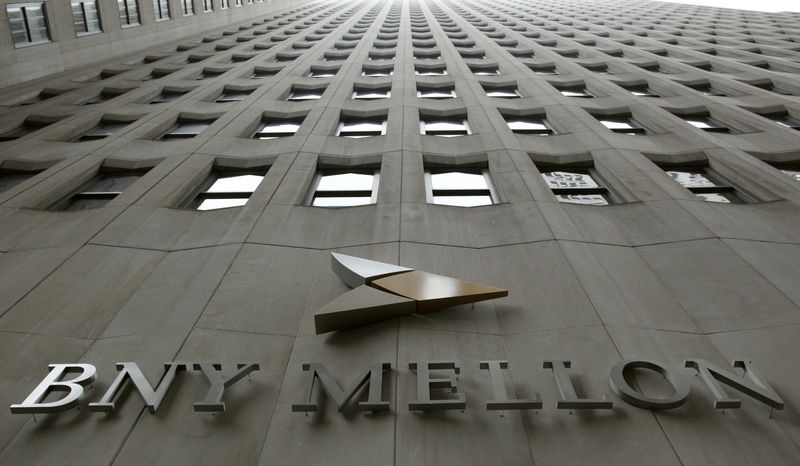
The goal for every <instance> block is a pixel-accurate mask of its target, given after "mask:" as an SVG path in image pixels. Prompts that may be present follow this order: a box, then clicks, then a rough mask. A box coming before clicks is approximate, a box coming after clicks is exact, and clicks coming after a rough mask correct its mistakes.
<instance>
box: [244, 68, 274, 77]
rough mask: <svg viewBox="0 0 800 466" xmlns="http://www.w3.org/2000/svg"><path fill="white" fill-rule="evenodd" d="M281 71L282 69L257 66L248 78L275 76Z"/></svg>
mask: <svg viewBox="0 0 800 466" xmlns="http://www.w3.org/2000/svg"><path fill="white" fill-rule="evenodd" d="M280 71H281V70H280V69H267V68H256V69H254V70H253V74H251V75H250V76H249V78H248V79H263V78H268V77H270V76H275V75H276V74H278V73H279V72H280Z"/></svg>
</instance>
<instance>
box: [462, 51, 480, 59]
mask: <svg viewBox="0 0 800 466" xmlns="http://www.w3.org/2000/svg"><path fill="white" fill-rule="evenodd" d="M459 54H460V55H461V58H466V59H467V60H485V59H486V54H485V53H484V52H481V51H475V52H473V51H468V50H462V51H460V52H459Z"/></svg>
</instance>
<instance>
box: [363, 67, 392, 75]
mask: <svg viewBox="0 0 800 466" xmlns="http://www.w3.org/2000/svg"><path fill="white" fill-rule="evenodd" d="M393 74H394V67H391V68H386V67H384V68H375V67H370V66H365V67H363V68H362V71H361V76H370V77H387V76H392V75H393Z"/></svg>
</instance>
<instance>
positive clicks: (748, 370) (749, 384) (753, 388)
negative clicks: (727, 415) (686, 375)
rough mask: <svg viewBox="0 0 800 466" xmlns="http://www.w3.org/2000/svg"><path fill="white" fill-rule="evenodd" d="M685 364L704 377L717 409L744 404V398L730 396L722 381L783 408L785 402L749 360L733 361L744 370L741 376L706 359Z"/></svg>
mask: <svg viewBox="0 0 800 466" xmlns="http://www.w3.org/2000/svg"><path fill="white" fill-rule="evenodd" d="M684 366H685V367H691V368H692V369H694V370H696V371H697V373H698V375H700V377H702V379H703V382H705V384H706V385H707V386H708V388H709V390H711V393H712V394H713V395H714V407H715V408H717V409H726V408H739V407H741V405H742V400H739V399H738V398H731V397H729V396H728V394H727V393H725V390H724V389H723V388H722V385H720V383H723V384H725V385H727V386H728V387H730V388H732V389H734V390H736V391H738V392H740V393H744V394H745V395H747V396H749V397H751V398H755V399H756V400H758V401H760V402H762V403H764V404H766V405H768V406H770V407H772V408H774V409H777V410H781V409H783V406H784V403H783V400H782V399H781V397H780V396H778V394H777V393H775V390H773V389H772V388H771V387H770V386H769V385H767V384H766V382H764V381H763V379H762V377H761V375H759V373H758V372H756V370H755V369H754V368H753V366H752V365H751V364H750V362H749V361H741V360H735V361H733V367H738V368H740V369H742V371H743V372H744V373H743V374H742V375H741V377H740V376H739V375H738V374H736V373H735V372H731V371H729V370H726V369H722V368H720V367H718V366H715V365H713V364H711V363H709V362H708V361H706V360H704V359H687V360H686V361H685V362H684ZM745 377H747V378H745Z"/></svg>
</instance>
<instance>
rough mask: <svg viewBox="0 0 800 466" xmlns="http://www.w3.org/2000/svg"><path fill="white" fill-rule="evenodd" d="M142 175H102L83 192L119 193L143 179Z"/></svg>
mask: <svg viewBox="0 0 800 466" xmlns="http://www.w3.org/2000/svg"><path fill="white" fill-rule="evenodd" d="M141 176H142V175H141V173H128V174H101V175H99V176H98V177H96V178H95V179H94V180H92V181H91V182H90V183H89V184H87V185H86V186H85V187H84V188H83V189H82V191H83V192H95V193H98V192H103V193H119V192H122V191H125V190H126V189H127V188H128V187H129V186H130V185H132V184H133V183H135V182H137V181H138V180H139V178H141Z"/></svg>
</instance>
